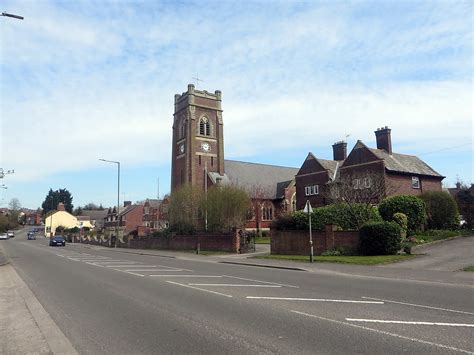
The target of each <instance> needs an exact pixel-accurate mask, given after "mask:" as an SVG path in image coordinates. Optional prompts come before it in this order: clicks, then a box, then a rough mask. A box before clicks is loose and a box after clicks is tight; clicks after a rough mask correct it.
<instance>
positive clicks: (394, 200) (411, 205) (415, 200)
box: [379, 195, 426, 236]
mask: <svg viewBox="0 0 474 355" xmlns="http://www.w3.org/2000/svg"><path fill="white" fill-rule="evenodd" d="M379 213H380V215H381V216H382V218H383V219H384V220H385V221H388V222H391V221H393V220H394V218H397V217H394V216H395V214H396V213H403V214H405V215H406V216H407V218H408V226H407V236H411V235H413V233H415V232H416V231H418V230H420V229H421V228H422V227H423V226H424V224H425V222H426V205H425V202H424V201H423V200H422V199H421V198H419V197H416V196H410V195H398V196H392V197H387V198H386V199H384V200H383V201H382V202H381V203H380V205H379Z"/></svg>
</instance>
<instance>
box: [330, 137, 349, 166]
mask: <svg viewBox="0 0 474 355" xmlns="http://www.w3.org/2000/svg"><path fill="white" fill-rule="evenodd" d="M332 152H333V157H334V158H333V159H334V160H337V161H341V160H345V159H346V158H347V143H346V142H344V141H338V142H336V143H334V144H333V145H332Z"/></svg>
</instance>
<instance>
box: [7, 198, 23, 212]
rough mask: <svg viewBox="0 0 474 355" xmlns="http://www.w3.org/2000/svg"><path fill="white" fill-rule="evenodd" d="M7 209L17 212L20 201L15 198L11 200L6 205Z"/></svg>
mask: <svg viewBox="0 0 474 355" xmlns="http://www.w3.org/2000/svg"><path fill="white" fill-rule="evenodd" d="M8 207H9V208H10V209H11V210H13V211H18V210H19V209H20V208H21V203H20V200H18V199H17V198H16V197H14V198H12V199H11V200H10V202H9V203H8Z"/></svg>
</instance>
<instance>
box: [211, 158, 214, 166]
mask: <svg viewBox="0 0 474 355" xmlns="http://www.w3.org/2000/svg"><path fill="white" fill-rule="evenodd" d="M211 166H214V157H211Z"/></svg>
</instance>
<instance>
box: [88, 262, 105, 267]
mask: <svg viewBox="0 0 474 355" xmlns="http://www.w3.org/2000/svg"><path fill="white" fill-rule="evenodd" d="M86 264H88V265H93V266H98V267H105V266H104V265H98V264H94V263H86Z"/></svg>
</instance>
